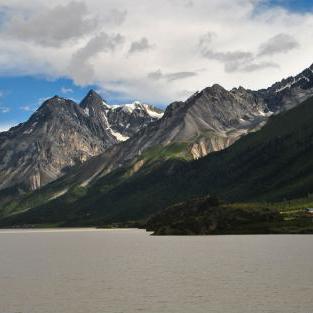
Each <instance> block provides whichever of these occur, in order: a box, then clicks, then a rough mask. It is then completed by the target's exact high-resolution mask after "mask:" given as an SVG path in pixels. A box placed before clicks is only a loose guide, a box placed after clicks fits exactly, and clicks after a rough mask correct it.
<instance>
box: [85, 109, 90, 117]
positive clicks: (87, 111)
mask: <svg viewBox="0 0 313 313" xmlns="http://www.w3.org/2000/svg"><path fill="white" fill-rule="evenodd" d="M84 112H85V114H86V115H87V116H89V115H90V112H89V108H85V109H84Z"/></svg>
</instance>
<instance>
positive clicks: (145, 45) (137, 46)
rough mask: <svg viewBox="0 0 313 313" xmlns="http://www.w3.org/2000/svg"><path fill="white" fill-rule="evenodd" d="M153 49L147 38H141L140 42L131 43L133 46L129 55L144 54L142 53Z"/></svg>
mask: <svg viewBox="0 0 313 313" xmlns="http://www.w3.org/2000/svg"><path fill="white" fill-rule="evenodd" d="M152 48H153V45H151V44H150V43H149V41H148V39H147V38H145V37H144V38H141V39H140V40H138V41H133V42H132V43H131V46H130V48H129V51H128V52H129V53H130V54H133V53H136V52H142V51H146V50H150V49H152Z"/></svg>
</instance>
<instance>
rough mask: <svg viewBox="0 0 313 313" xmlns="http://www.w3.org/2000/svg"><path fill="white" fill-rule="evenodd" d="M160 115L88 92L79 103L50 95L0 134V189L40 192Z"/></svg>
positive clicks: (151, 109)
mask: <svg viewBox="0 0 313 313" xmlns="http://www.w3.org/2000/svg"><path fill="white" fill-rule="evenodd" d="M161 116H162V112H161V110H159V109H157V108H154V107H152V106H149V105H146V104H141V103H139V102H135V103H133V104H129V105H123V106H110V105H108V104H107V103H106V102H105V101H104V100H102V98H101V97H100V96H99V95H98V94H97V93H96V92H95V91H93V90H91V91H90V92H89V93H88V95H87V96H86V97H85V98H84V99H83V100H82V102H81V103H80V104H76V103H75V102H73V101H72V100H67V99H63V98H60V97H58V96H55V97H53V98H51V99H49V100H47V101H45V102H44V103H43V104H42V106H41V107H40V108H39V109H38V110H37V111H36V112H35V113H34V114H33V115H32V116H31V117H30V119H29V120H28V121H27V122H26V123H22V124H20V125H18V126H16V127H13V128H11V129H10V130H9V131H7V132H4V133H1V134H0V188H1V189H4V188H8V187H12V186H16V187H17V188H19V189H20V190H25V191H28V190H35V189H37V188H40V187H42V186H43V185H45V184H47V183H49V182H51V181H53V180H55V179H57V178H58V177H60V176H62V175H64V174H65V173H66V172H67V171H68V169H69V168H70V167H72V166H74V165H78V164H82V163H83V162H85V161H86V160H88V159H90V158H91V157H94V156H96V155H99V154H100V153H101V152H104V151H105V150H106V149H108V148H109V147H111V146H112V145H114V144H117V143H119V142H122V141H125V140H127V139H128V138H130V137H131V136H133V135H134V134H135V133H136V132H137V131H139V130H140V129H142V128H143V127H145V126H146V125H148V124H149V123H151V122H152V121H155V120H157V119H159V118H160V117H161Z"/></svg>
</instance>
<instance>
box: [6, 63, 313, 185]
mask: <svg viewBox="0 0 313 313" xmlns="http://www.w3.org/2000/svg"><path fill="white" fill-rule="evenodd" d="M312 95H313V65H312V66H311V67H310V68H308V69H306V70H304V71H303V72H302V73H300V74H299V75H297V76H295V77H289V78H287V79H284V80H282V81H281V82H278V83H276V84H274V85H273V86H271V87H269V88H268V89H262V90H258V91H252V90H247V89H244V88H242V87H239V88H234V89H232V90H230V91H228V90H226V89H224V88H223V87H221V86H219V85H213V86H212V87H208V88H205V89H204V90H202V91H201V92H197V93H196V94H194V95H193V96H192V97H190V98H189V99H187V100H186V101H184V102H174V103H172V104H170V105H169V106H168V107H167V109H166V111H165V112H164V115H163V113H162V112H161V111H159V110H157V109H155V108H153V107H151V106H148V105H143V104H141V103H138V102H135V103H133V104H128V105H124V106H110V105H108V104H107V103H106V102H105V101H103V99H102V98H101V97H100V96H99V95H97V94H96V93H95V92H94V91H91V92H89V94H88V95H87V96H86V98H85V99H84V100H83V101H82V102H81V103H80V105H77V104H75V103H74V102H72V101H69V100H65V99H61V98H58V97H55V98H53V99H51V100H49V101H47V102H46V103H44V104H43V106H42V107H41V108H40V109H39V110H38V111H37V112H36V113H35V114H34V115H33V116H32V117H31V118H30V120H29V121H28V122H26V123H24V124H21V125H19V126H18V127H15V128H13V129H11V130H10V131H9V132H5V133H2V134H0V189H1V188H2V189H3V188H6V187H9V186H12V185H18V186H23V187H24V188H26V189H27V188H30V189H36V188H38V187H40V186H42V185H44V184H46V183H48V182H50V181H52V180H54V179H56V178H58V177H60V176H62V175H64V173H66V170H67V169H68V168H69V167H72V166H73V165H76V164H81V163H83V162H84V161H86V160H88V159H89V158H91V157H93V156H97V157H95V158H92V159H91V160H89V161H87V162H85V163H84V164H82V166H80V167H78V168H77V170H76V169H73V170H72V171H71V175H70V177H67V178H66V184H67V183H69V184H77V183H78V184H81V185H82V186H86V185H88V184H90V183H92V182H93V181H95V180H96V179H97V178H98V177H101V176H103V175H106V174H107V173H109V172H110V171H112V170H114V169H116V168H118V167H121V166H125V165H130V164H133V165H134V164H135V165H136V164H138V165H140V166H137V165H136V166H134V168H133V170H134V172H136V171H138V169H140V167H142V165H143V164H144V162H140V161H141V160H142V155H143V154H144V152H145V150H147V149H148V148H151V147H156V146H159V147H165V146H169V145H172V144H177V143H182V144H184V146H186V147H187V150H188V151H187V152H188V153H189V154H190V156H191V157H193V158H194V159H198V158H200V157H203V156H205V155H207V154H208V153H211V152H214V151H219V150H223V149H225V148H227V147H228V146H230V145H231V144H233V143H234V142H235V141H237V140H238V139H239V138H241V137H242V136H244V135H246V134H248V133H250V132H253V131H256V130H258V129H259V128H261V127H262V126H263V125H264V124H265V123H266V122H267V120H268V118H269V117H270V116H271V115H272V114H277V113H279V112H281V111H284V110H288V109H290V108H292V107H294V106H296V105H297V104H299V103H301V102H303V101H304V100H306V99H307V98H309V97H311V96H312ZM116 143H119V144H116Z"/></svg>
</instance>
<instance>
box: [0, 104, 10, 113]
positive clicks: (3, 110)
mask: <svg viewBox="0 0 313 313" xmlns="http://www.w3.org/2000/svg"><path fill="white" fill-rule="evenodd" d="M10 111H11V110H10V108H9V107H6V106H0V113H9V112H10Z"/></svg>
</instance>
